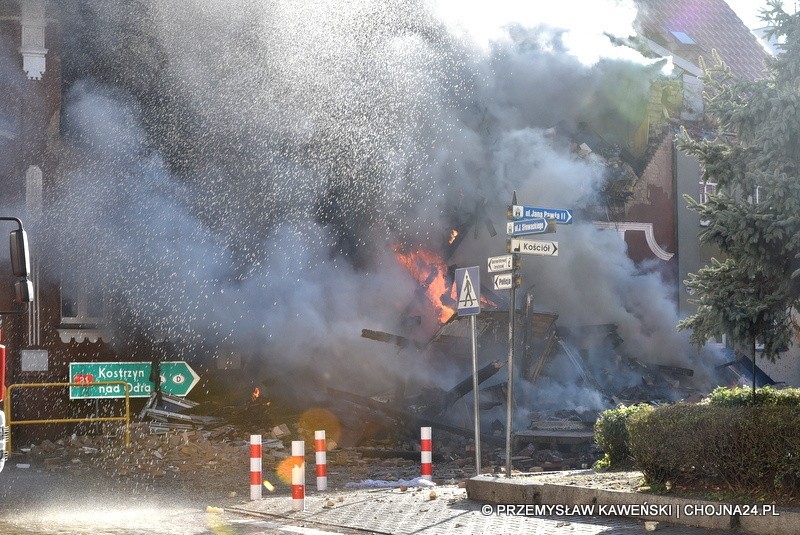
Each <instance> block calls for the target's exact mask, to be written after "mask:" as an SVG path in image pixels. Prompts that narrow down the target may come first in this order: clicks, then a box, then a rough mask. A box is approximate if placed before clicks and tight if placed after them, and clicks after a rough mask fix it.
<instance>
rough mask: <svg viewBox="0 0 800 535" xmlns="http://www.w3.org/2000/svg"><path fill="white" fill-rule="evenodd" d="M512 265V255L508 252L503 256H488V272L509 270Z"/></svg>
mask: <svg viewBox="0 0 800 535" xmlns="http://www.w3.org/2000/svg"><path fill="white" fill-rule="evenodd" d="M513 267H514V257H513V256H511V255H510V254H504V255H503V256H490V257H489V260H488V270H489V273H497V272H499V271H511V269H512V268H513Z"/></svg>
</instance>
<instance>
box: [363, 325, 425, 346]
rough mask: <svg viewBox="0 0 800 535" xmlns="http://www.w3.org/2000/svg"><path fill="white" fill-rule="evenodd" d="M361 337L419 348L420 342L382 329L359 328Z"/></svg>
mask: <svg viewBox="0 0 800 535" xmlns="http://www.w3.org/2000/svg"><path fill="white" fill-rule="evenodd" d="M361 337H362V338H369V339H370V340H375V341H378V342H386V343H387V344H394V345H396V346H399V347H407V346H410V345H413V346H414V347H417V348H421V346H420V344H418V343H417V342H415V341H414V340H411V339H410V338H406V337H405V336H400V335H399V334H391V333H387V332H383V331H373V330H371V329H361Z"/></svg>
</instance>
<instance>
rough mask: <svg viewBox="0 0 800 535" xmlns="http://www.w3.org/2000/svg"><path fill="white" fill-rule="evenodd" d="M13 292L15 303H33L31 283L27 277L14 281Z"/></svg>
mask: <svg viewBox="0 0 800 535" xmlns="http://www.w3.org/2000/svg"><path fill="white" fill-rule="evenodd" d="M14 294H15V301H16V302H17V303H33V283H32V282H31V281H29V280H28V279H25V280H21V281H17V282H15V283H14Z"/></svg>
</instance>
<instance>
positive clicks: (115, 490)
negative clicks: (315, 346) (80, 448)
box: [0, 462, 715, 535]
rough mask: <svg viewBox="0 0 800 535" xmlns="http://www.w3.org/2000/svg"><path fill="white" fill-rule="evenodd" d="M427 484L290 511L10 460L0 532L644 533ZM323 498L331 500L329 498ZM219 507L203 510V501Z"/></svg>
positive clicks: (344, 496) (0, 494)
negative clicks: (512, 510)
mask: <svg viewBox="0 0 800 535" xmlns="http://www.w3.org/2000/svg"><path fill="white" fill-rule="evenodd" d="M434 492H435V493H436V497H435V499H431V497H432V496H431V494H430V493H431V489H420V490H415V489H409V490H407V491H405V492H403V491H401V490H399V489H355V490H354V489H343V490H337V491H331V492H328V493H325V494H324V495H317V494H316V493H315V492H314V491H313V489H310V490H309V496H308V498H307V499H306V510H305V511H301V512H292V511H291V510H290V504H291V498H290V497H289V496H288V495H287V494H286V493H285V492H283V493H276V494H268V493H266V492H265V498H264V499H263V500H259V501H255V502H250V501H244V500H243V498H242V497H241V496H238V497H233V498H229V497H227V496H224V497H223V496H221V495H220V493H219V492H218V493H217V494H216V495H215V494H214V493H208V492H204V489H201V488H192V487H191V486H186V487H183V488H176V487H174V486H172V487H169V488H159V487H158V486H153V485H148V486H145V485H142V484H136V483H135V482H131V481H124V480H122V481H121V480H119V479H114V480H108V479H104V478H101V477H96V476H92V475H91V474H86V475H85V477H81V476H77V477H76V476H75V475H74V474H71V473H58V472H56V473H50V472H47V471H44V470H42V469H41V468H40V469H36V468H28V469H20V468H16V467H15V464H14V463H13V462H12V463H9V465H8V466H7V467H6V469H5V470H4V471H3V472H2V473H0V534H13V535H33V534H48V535H77V534H92V535H95V534H108V535H133V534H148V535H149V534H181V535H199V534H214V535H251V534H256V533H297V534H301V535H323V534H326V533H349V534H352V533H362V534H363V533H365V532H367V533H392V534H394V533H398V534H406V533H408V534H410V533H422V534H426V533H431V534H438V533H454V534H455V533H457V534H459V535H461V534H464V533H476V534H478V533H479V534H492V533H497V534H507V533H529V534H540V535H545V534H548V535H549V534H555V535H567V534H607V535H627V534H636V535H640V534H641V533H644V526H643V525H642V522H640V521H638V520H629V519H618V518H602V517H594V518H591V517H567V518H554V517H516V516H497V515H489V516H486V515H483V514H482V513H481V504H479V503H475V502H471V501H469V500H467V498H466V493H465V491H464V490H463V489H459V488H457V487H455V486H442V487H436V488H435V490H434ZM331 504H332V505H331ZM209 505H211V506H215V507H220V508H222V509H223V511H224V512H223V513H221V514H218V513H208V512H206V508H207V506H209ZM658 533H659V534H661V535H700V534H703V535H707V534H710V533H715V532H712V531H708V530H701V529H690V528H683V527H670V526H664V525H662V526H660V527H659V530H658Z"/></svg>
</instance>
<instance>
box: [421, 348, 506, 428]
mask: <svg viewBox="0 0 800 535" xmlns="http://www.w3.org/2000/svg"><path fill="white" fill-rule="evenodd" d="M503 366H505V363H503V362H500V361H499V360H495V361H492V362H490V363H489V364H487V365H486V366H484V367H483V368H481V369H480V370H478V384H481V383H483V382H484V381H486V380H487V379H489V378H490V377H492V376H494V375H495V374H496V373H497V372H499V371H500V368H502V367H503ZM470 392H472V374H470V375H469V376H468V377H467V378H465V379H464V380H463V381H461V382H460V383H458V384H457V385H456V386H454V387H453V388H451V389H450V390H448V391H447V392H445V393H444V394H443V395H442V397H441V398H440V400H439V402H438V403H436V404H434V405H433V406H431V407H428V408H427V409H425V410H424V411H422V412H423V414H425V415H427V416H435V415H437V414H441V413H443V412H444V411H446V410H447V409H449V408H450V407H452V406H453V404H454V403H455V402H456V401H458V400H459V399H461V398H462V397H464V396H466V395H467V394H469V393H470Z"/></svg>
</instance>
